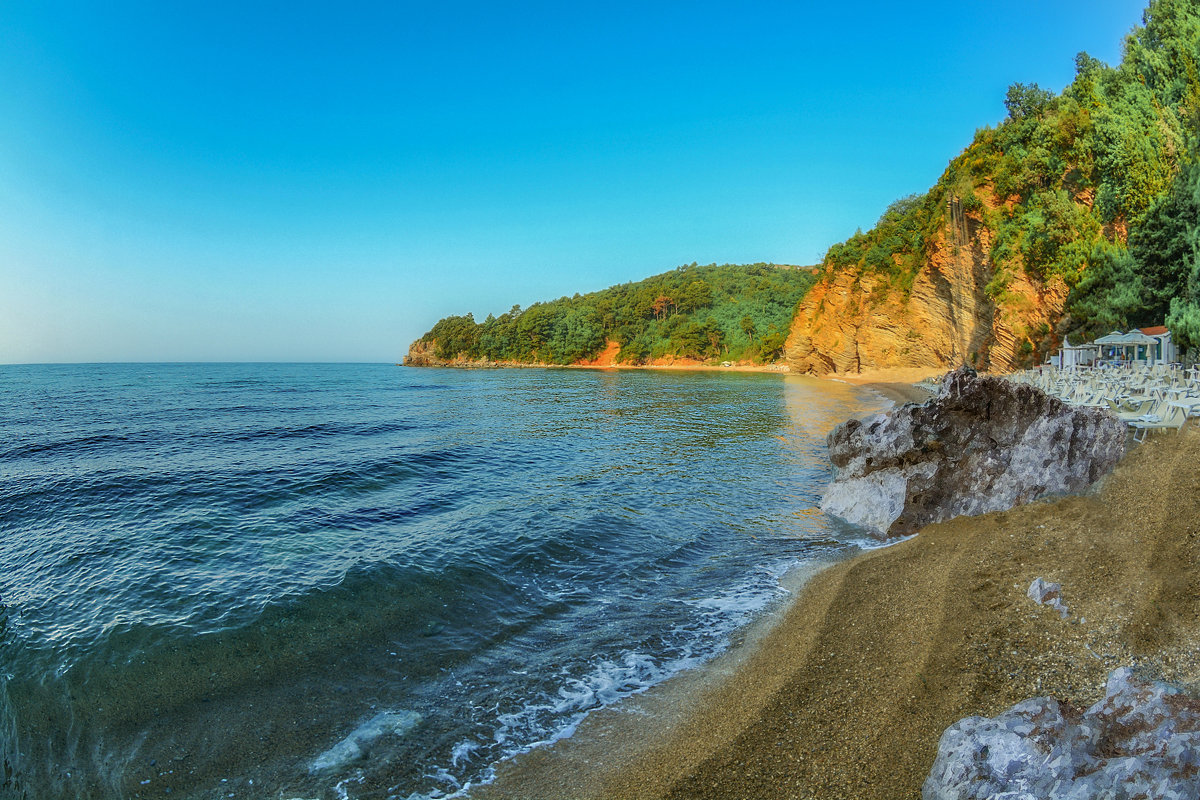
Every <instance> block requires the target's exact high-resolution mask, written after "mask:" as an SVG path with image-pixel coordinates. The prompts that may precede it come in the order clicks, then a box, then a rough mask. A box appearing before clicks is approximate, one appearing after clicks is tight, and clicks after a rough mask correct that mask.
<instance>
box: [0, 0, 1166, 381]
mask: <svg viewBox="0 0 1200 800" xmlns="http://www.w3.org/2000/svg"><path fill="white" fill-rule="evenodd" d="M1143 7H1144V3H1143V2H1141V0H1138V1H1137V2H1134V1H1133V0H1064V2H1053V0H1047V1H1043V2H1035V1H1034V0H1010V2H1007V3H1005V4H1002V5H1000V6H998V5H996V4H992V3H975V2H967V3H963V2H961V0H959V1H958V2H942V1H941V0H931V1H930V2H924V3H920V4H902V3H894V2H889V3H876V2H858V3H819V4H817V3H803V2H790V3H754V2H737V3H735V2H728V3H720V2H718V3H707V2H689V3H628V4H625V3H618V2H604V3H587V2H554V3H514V4H501V3H466V2H459V3H455V2H439V3H432V2H426V3H406V2H394V3H341V4H317V3H307V2H278V3H254V2H221V1H220V0H218V1H215V2H206V3H195V4H183V3H162V2H146V3H132V2H112V3H98V2H90V3H69V2H23V0H11V2H5V3H2V4H0V363H12V362H16V363H27V362H44V361H244V360H249V361H259V360H263V361H309V360H316V361H388V362H391V361H397V360H399V359H400V357H401V356H402V355H403V354H404V352H405V351H406V349H407V346H408V344H409V342H410V341H411V340H413V339H414V338H416V337H418V336H419V335H420V334H422V333H423V332H424V331H426V330H428V328H429V327H430V326H431V325H432V324H433V323H434V322H435V321H436V320H437V319H439V318H440V317H442V316H445V315H446V314H451V313H465V312H467V311H471V312H474V313H475V315H476V318H478V319H482V318H483V317H485V316H486V315H487V314H488V313H489V312H494V313H500V312H503V311H506V310H507V309H508V308H509V307H510V306H512V305H513V304H514V303H520V304H521V305H523V306H525V305H529V304H531V303H533V302H534V301H537V300H548V299H553V298H556V297H559V296H562V295H564V294H574V293H575V292H588V291H593V290H596V289H601V288H605V287H607V286H610V285H613V284H615V283H622V282H625V281H630V280H639V279H641V278H644V277H647V276H649V275H652V274H655V273H658V272H662V271H665V270H668V269H670V268H672V267H675V266H677V265H679V264H685V263H690V262H692V261H698V262H700V263H710V262H717V263H724V262H732V263H746V262H754V261H772V262H775V263H799V264H812V263H816V262H818V261H819V260H820V258H821V257H822V255H823V254H824V252H825V250H826V249H827V248H828V247H829V245H830V244H832V243H833V242H835V241H840V240H842V239H844V238H846V237H847V236H849V235H851V234H853V233H854V230H855V229H856V228H858V227H862V228H863V229H866V228H869V227H871V225H872V224H874V221H875V220H876V219H877V218H878V217H879V215H880V213H881V212H882V211H883V209H884V208H885V207H886V206H887V204H888V203H889V202H891V201H892V200H894V199H896V198H897V197H901V196H903V195H906V194H910V193H913V192H922V191H925V190H926V189H928V188H929V186H931V185H932V184H933V183H934V182H935V181H936V180H937V177H938V175H939V174H940V173H941V171H942V170H943V169H944V168H945V166H946V163H947V162H948V161H949V159H950V158H952V157H953V156H954V155H956V154H957V153H958V152H959V151H961V150H962V148H963V147H965V146H966V145H967V144H968V143H969V141H970V139H971V136H972V135H973V133H974V131H975V129H976V128H979V127H982V126H985V125H994V124H996V123H997V122H999V121H1000V120H1001V119H1002V118H1003V116H1004V106H1003V98H1004V91H1005V88H1006V87H1007V86H1008V85H1009V84H1010V83H1013V82H1016V81H1022V82H1035V81H1036V82H1037V83H1039V84H1040V85H1042V86H1043V87H1046V88H1052V89H1054V90H1056V91H1057V90H1060V89H1061V88H1062V87H1063V86H1065V85H1066V84H1067V83H1069V82H1070V80H1071V78H1072V75H1073V62H1074V56H1075V53H1076V52H1078V51H1080V50H1087V51H1088V52H1089V53H1091V54H1092V55H1093V56H1096V57H1098V58H1100V59H1102V60H1104V61H1107V62H1109V63H1116V62H1117V61H1119V59H1120V52H1121V40H1122V38H1123V37H1124V35H1125V34H1126V33H1127V32H1128V31H1129V30H1130V29H1131V28H1132V27H1133V26H1134V25H1136V24H1139V23H1140V20H1141V12H1142V9H1143Z"/></svg>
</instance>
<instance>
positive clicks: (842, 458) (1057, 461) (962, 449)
mask: <svg viewBox="0 0 1200 800" xmlns="http://www.w3.org/2000/svg"><path fill="white" fill-rule="evenodd" d="M1125 440H1126V427H1125V425H1124V423H1122V422H1121V421H1120V420H1119V419H1117V418H1116V417H1115V416H1114V415H1113V414H1112V413H1110V412H1109V411H1108V410H1106V409H1097V408H1080V407H1076V406H1070V405H1067V404H1066V403H1064V402H1062V401H1061V400H1059V399H1057V398H1055V397H1051V396H1050V395H1047V394H1045V393H1044V392H1042V391H1040V390H1039V389H1036V388H1035V387H1032V386H1027V385H1024V384H1017V383H1012V382H1010V381H1007V380H1004V379H1003V378H998V377H991V376H980V375H978V374H976V372H975V371H974V370H972V369H970V368H969V367H963V368H961V369H958V370H956V371H954V372H951V373H949V374H947V375H946V376H945V377H944V378H943V379H942V384H941V388H940V391H939V392H938V395H937V396H936V397H934V398H933V399H932V400H930V401H928V402H927V403H925V404H923V405H915V404H911V403H910V404H908V405H904V406H901V407H900V408H895V409H892V410H890V411H887V412H884V413H881V414H875V415H873V416H871V417H867V418H866V419H862V420H857V419H852V420H849V421H848V422H845V423H843V424H842V425H840V426H838V427H837V428H835V429H834V430H833V431H832V432H831V433H830V434H829V439H828V443H829V458H830V460H831V461H832V462H833V466H834V468H835V470H836V477H835V479H834V481H833V483H831V484H830V486H829V487H828V489H827V490H826V492H825V496H824V498H823V499H822V501H821V510H823V511H825V512H826V513H828V514H832V515H834V516H837V517H841V518H842V519H844V520H846V521H848V522H851V523H854V524H856V525H861V526H863V527H865V528H868V529H869V530H871V531H872V532H873V533H874V534H876V535H877V536H880V537H882V538H887V537H891V536H903V535H906V534H909V533H913V532H915V531H917V530H919V529H920V528H922V527H924V526H925V525H928V524H930V523H933V522H940V521H942V520H946V519H950V518H952V517H957V516H961V515H974V514H984V513H987V512H989V511H1002V510H1004V509H1008V508H1012V507H1013V506H1015V505H1020V504H1022V503H1028V502H1030V501H1032V500H1035V499H1037V498H1039V497H1043V496H1045V495H1052V494H1061V493H1069V492H1078V491H1081V490H1083V489H1086V488H1087V487H1088V486H1090V485H1091V484H1092V483H1094V482H1095V481H1096V480H1097V479H1099V478H1100V477H1102V476H1104V475H1106V474H1108V473H1109V472H1110V471H1112V468H1113V467H1114V466H1116V464H1117V462H1118V461H1120V460H1121V457H1122V456H1123V455H1124V454H1125Z"/></svg>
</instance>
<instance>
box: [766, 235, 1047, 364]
mask: <svg viewBox="0 0 1200 800" xmlns="http://www.w3.org/2000/svg"><path fill="white" fill-rule="evenodd" d="M967 231H968V239H967V242H966V244H965V245H964V246H962V247H956V246H955V245H954V244H953V243H952V242H950V241H948V240H947V232H946V229H945V228H944V227H943V228H942V229H941V230H939V232H938V238H937V239H936V240H935V242H934V246H933V250H932V253H931V255H930V256H929V258H928V259H927V260H926V262H925V264H923V265H922V267H921V269H920V272H919V273H918V274H917V276H916V279H915V280H914V282H913V286H912V290H911V292H909V293H907V294H906V293H905V292H904V291H903V290H901V289H898V288H893V287H889V286H888V285H887V277H886V276H884V275H879V274H877V273H874V272H872V271H870V270H862V269H860V268H848V269H844V270H842V271H839V272H833V271H829V272H826V274H825V275H824V276H823V277H822V278H821V279H820V280H819V281H818V283H817V284H816V285H815V286H813V288H812V290H810V291H809V293H808V295H807V296H806V297H805V299H804V301H803V302H802V303H801V304H800V307H799V308H798V309H797V313H796V317H795V319H794V320H793V321H792V328H791V331H790V333H789V335H788V340H787V344H786V347H785V349H784V358H785V360H786V362H787V363H788V366H789V367H790V368H791V370H792V372H799V373H806V374H810V375H828V374H838V373H859V372H865V371H873V370H884V369H898V368H924V369H930V368H947V369H949V368H954V367H958V366H961V365H962V364H970V365H972V366H974V367H976V368H977V369H984V370H990V371H993V372H1011V371H1013V370H1015V369H1018V368H1019V367H1020V365H1021V363H1022V360H1023V359H1024V360H1025V361H1028V359H1029V357H1030V354H1029V353H1028V351H1027V350H1026V352H1024V353H1023V352H1022V346H1023V345H1025V346H1026V348H1027V347H1028V345H1026V344H1025V343H1026V342H1027V340H1030V339H1032V340H1033V341H1037V340H1038V339H1039V338H1040V337H1041V335H1042V334H1039V333H1037V332H1038V331H1043V332H1045V331H1047V330H1053V328H1054V324H1055V323H1056V322H1057V321H1058V320H1059V318H1060V317H1061V316H1062V314H1063V306H1064V303H1065V301H1066V296H1067V287H1066V285H1065V284H1064V283H1063V282H1062V281H1061V280H1058V279H1055V280H1053V281H1051V282H1049V283H1041V282H1037V281H1034V280H1032V279H1031V278H1029V277H1028V276H1026V275H1025V274H1024V270H1022V269H1019V268H1018V269H1016V270H1013V272H1014V273H1015V274H1014V275H1013V276H1012V278H1011V279H1010V281H1009V282H1008V285H1007V286H1005V287H1004V289H1003V291H1002V292H998V293H997V297H998V299H999V300H1000V302H999V304H997V302H995V301H993V299H992V297H990V296H989V295H988V293H987V291H986V290H985V289H986V287H987V285H988V283H989V282H990V281H991V280H992V276H993V273H994V271H995V267H994V265H993V264H992V260H991V258H990V254H991V245H992V240H991V239H992V237H991V231H990V230H989V229H988V228H986V227H985V226H983V225H982V224H981V223H980V221H979V219H978V218H971V217H970V216H969V217H968V219H967Z"/></svg>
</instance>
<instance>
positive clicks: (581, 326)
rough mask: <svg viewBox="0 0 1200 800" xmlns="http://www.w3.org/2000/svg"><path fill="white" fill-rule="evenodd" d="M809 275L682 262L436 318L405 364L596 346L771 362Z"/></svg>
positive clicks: (582, 352) (538, 357)
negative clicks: (542, 298) (507, 305)
mask: <svg viewBox="0 0 1200 800" xmlns="http://www.w3.org/2000/svg"><path fill="white" fill-rule="evenodd" d="M813 280H814V278H813V270H812V269H810V268H801V267H787V266H778V265H775V264H747V265H735V264H723V265H720V266H718V265H716V264H709V265H707V266H700V265H697V264H690V265H686V266H682V267H678V268H676V269H674V270H671V271H670V272H665V273H663V274H661V275H655V276H653V277H651V278H646V279H645V280H642V281H638V282H636V283H624V284H620V285H618V286H613V287H611V288H609V289H604V290H602V291H598V292H591V293H589V294H585V295H579V294H577V295H575V296H574V297H562V298H559V299H558V300H551V301H549V302H542V303H534V304H533V305H531V306H529V307H528V308H524V309H522V308H521V307H520V306H514V307H513V308H512V309H511V310H510V311H507V312H505V313H503V314H501V315H500V316H498V317H497V316H494V315H491V314H489V315H488V317H487V319H485V320H484V321H482V322H476V321H475V318H474V316H473V315H471V314H467V315H465V316H451V317H446V318H445V319H442V320H439V321H438V322H437V324H435V325H434V326H433V328H432V329H431V330H430V331H429V332H428V333H426V334H425V335H424V336H422V337H421V339H420V340H418V341H417V342H414V343H413V346H412V348H411V349H410V351H409V355H408V357H407V358H406V359H405V363H406V364H413V365H424V364H437V363H459V364H462V363H524V364H574V363H579V362H584V361H588V360H590V359H594V358H595V357H596V356H597V355H599V354H600V353H601V352H602V351H608V352H610V353H611V354H612V358H613V359H614V360H615V361H616V362H618V363H625V364H647V363H652V362H656V361H658V362H661V361H664V360H666V361H672V360H677V359H683V360H690V361H700V362H704V361H724V360H729V361H752V362H755V363H763V362H765V361H774V360H775V359H777V358H778V357H779V355H780V353H781V352H782V350H783V345H784V341H785V339H786V338H787V333H788V329H789V327H790V325H791V322H792V317H793V316H794V314H795V310H796V304H797V303H798V302H799V301H800V299H801V298H802V297H803V296H804V293H805V292H806V291H808V289H809V287H810V286H812V284H813ZM617 348H619V350H618V349H617Z"/></svg>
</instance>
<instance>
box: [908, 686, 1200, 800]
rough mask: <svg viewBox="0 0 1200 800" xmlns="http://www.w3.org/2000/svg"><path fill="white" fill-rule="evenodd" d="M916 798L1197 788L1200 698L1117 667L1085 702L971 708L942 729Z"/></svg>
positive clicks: (1135, 793) (1166, 792)
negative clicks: (993, 711)
mask: <svg viewBox="0 0 1200 800" xmlns="http://www.w3.org/2000/svg"><path fill="white" fill-rule="evenodd" d="M921 797H922V799H923V800H984V798H997V797H1004V798H1010V797H1011V798H1013V800H1024V799H1025V798H1028V799H1029V800H1083V799H1084V798H1092V797H1113V798H1120V797H1128V798H1135V797H1146V798H1162V799H1163V800H1172V799H1174V800H1185V798H1195V797H1200V700H1197V699H1196V698H1194V697H1192V696H1190V695H1188V694H1186V693H1184V692H1183V691H1182V690H1180V689H1179V688H1177V687H1174V686H1171V685H1169V684H1165V683H1159V682H1153V681H1148V680H1142V679H1139V678H1138V677H1137V676H1136V675H1135V674H1134V673H1133V672H1132V671H1131V670H1130V669H1129V668H1128V667H1122V668H1121V669H1118V670H1116V671H1114V672H1113V673H1112V674H1111V675H1110V676H1109V679H1108V686H1107V690H1106V692H1105V696H1104V699H1103V700H1101V701H1100V702H1098V703H1096V704H1095V705H1094V706H1092V707H1091V708H1089V709H1088V710H1087V711H1082V712H1081V711H1079V710H1078V709H1076V708H1074V707H1072V706H1070V705H1068V704H1066V703H1062V702H1060V701H1059V700H1056V699H1055V698H1053V697H1038V698H1034V699H1033V700H1026V701H1025V702H1023V703H1019V704H1018V705H1016V706H1013V707H1012V708H1011V709H1009V710H1008V711H1005V712H1004V713H1003V714H1000V715H999V716H997V717H994V718H990V719H989V718H987V717H967V718H966V719H964V720H961V721H959V722H956V723H955V724H954V725H952V726H950V728H948V729H947V730H946V732H945V733H944V734H943V735H942V739H941V742H939V744H938V754H937V760H936V761H935V762H934V764H933V769H932V771H931V772H930V773H929V778H928V779H927V780H926V781H925V786H924V788H923V790H922V793H921Z"/></svg>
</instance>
